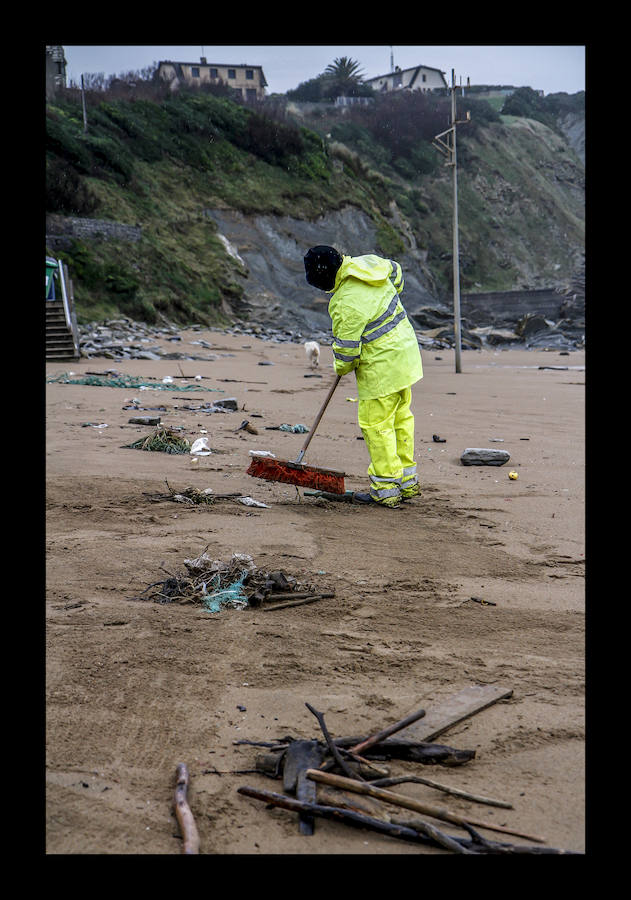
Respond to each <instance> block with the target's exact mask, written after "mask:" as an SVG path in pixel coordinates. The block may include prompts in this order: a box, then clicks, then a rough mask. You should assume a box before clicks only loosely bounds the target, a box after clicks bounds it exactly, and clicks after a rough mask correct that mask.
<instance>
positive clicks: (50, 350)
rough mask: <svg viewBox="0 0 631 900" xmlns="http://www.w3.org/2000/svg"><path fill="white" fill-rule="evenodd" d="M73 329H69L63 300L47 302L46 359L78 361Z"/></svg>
mask: <svg viewBox="0 0 631 900" xmlns="http://www.w3.org/2000/svg"><path fill="white" fill-rule="evenodd" d="M78 358H79V353H78V352H77V348H76V347H75V340H74V335H73V333H72V329H71V328H69V327H68V324H67V322H66V316H65V313H64V302H63V300H47V301H46V359H78Z"/></svg>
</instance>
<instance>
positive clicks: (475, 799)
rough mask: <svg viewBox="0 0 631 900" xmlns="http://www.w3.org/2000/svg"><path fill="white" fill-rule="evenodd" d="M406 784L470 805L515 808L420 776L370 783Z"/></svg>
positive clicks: (396, 777) (397, 777)
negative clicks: (469, 801) (415, 785)
mask: <svg viewBox="0 0 631 900" xmlns="http://www.w3.org/2000/svg"><path fill="white" fill-rule="evenodd" d="M406 782H412V783H414V784H424V785H426V786H427V787H431V788H436V790H437V791H443V792H444V793H445V794H451V795H452V796H453V797H462V799H463V800H471V802H472V803H485V804H486V805H487V806H500V807H501V808H502V809H514V808H515V807H514V806H513V804H512V803H507V802H506V800H494V799H493V798H492V797H482V796H481V795H480V794H469V793H468V792H467V791H461V790H460V789H459V788H455V787H450V786H449V785H448V784H441V783H440V782H438V781H433V780H432V779H431V778H423V777H422V776H421V775H395V776H393V777H392V778H375V779H373V780H372V781H371V782H370V783H371V784H372V786H373V787H380V788H387V787H393V786H394V785H395V784H405V783H406Z"/></svg>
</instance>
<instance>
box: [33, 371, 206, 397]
mask: <svg viewBox="0 0 631 900" xmlns="http://www.w3.org/2000/svg"><path fill="white" fill-rule="evenodd" d="M46 384H87V385H91V386H92V387H118V388H126V389H127V390H139V391H148V390H152V391H173V390H174V388H173V381H172V380H171V381H164V380H161V381H158V380H157V379H154V378H151V377H144V378H141V377H140V376H138V375H124V374H122V373H120V372H108V373H103V374H101V373H96V372H85V373H84V374H83V375H76V374H75V373H74V372H61V373H60V374H58V375H47V376H46ZM177 390H178V391H221V392H222V393H223V391H222V389H221V388H211V387H203V386H202V385H201V384H199V383H197V384H178V385H177Z"/></svg>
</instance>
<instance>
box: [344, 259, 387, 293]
mask: <svg viewBox="0 0 631 900" xmlns="http://www.w3.org/2000/svg"><path fill="white" fill-rule="evenodd" d="M391 269H392V263H391V262H390V260H389V259H383V258H382V257H381V256H376V255H375V254H374V253H368V254H366V255H365V256H345V257H343V259H342V265H341V266H340V268H339V271H338V273H337V278H336V279H335V281H336V287H337V286H339V284H340V283H341V281H342V279H344V278H349V277H352V278H358V279H359V280H360V281H364V282H365V283H366V284H383V282H384V281H385V280H386V279H387V278H389V276H390V271H391Z"/></svg>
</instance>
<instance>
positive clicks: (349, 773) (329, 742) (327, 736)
mask: <svg viewBox="0 0 631 900" xmlns="http://www.w3.org/2000/svg"><path fill="white" fill-rule="evenodd" d="M305 706H306V707H307V709H308V710H309V712H310V713H313V715H314V716H315V717H316V719H317V720H318V724H319V725H320V728H321V729H322V734H323V735H324V739H325V741H326V743H327V746H328V748H329V750H330V751H331V754H332V755H333V758H334V759H335V762H336V763H337V764H338V766H339V767H340V769H341V770H342V772H345V773H346V775H347V776H348V779H349V780H350V781H352V780H354V779H355V778H359V780H360V781H363V780H364V779H363V778H362V776H361V775H360V774H359V773H358V772H353V770H352V769H350V768H349V767H348V765H347V764H346V763H345V762H344V760H343V759H342V754H341V753H340V751H339V750H338V749H337V747H336V746H335V743H334V741H333V739H332V738H331V735H330V734H329V729H328V728H327V727H326V723H325V721H324V716H323V714H322V713H321V712H318V710H317V709H314V708H313V706H311V704H310V703H305ZM309 771H313V770H309Z"/></svg>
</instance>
